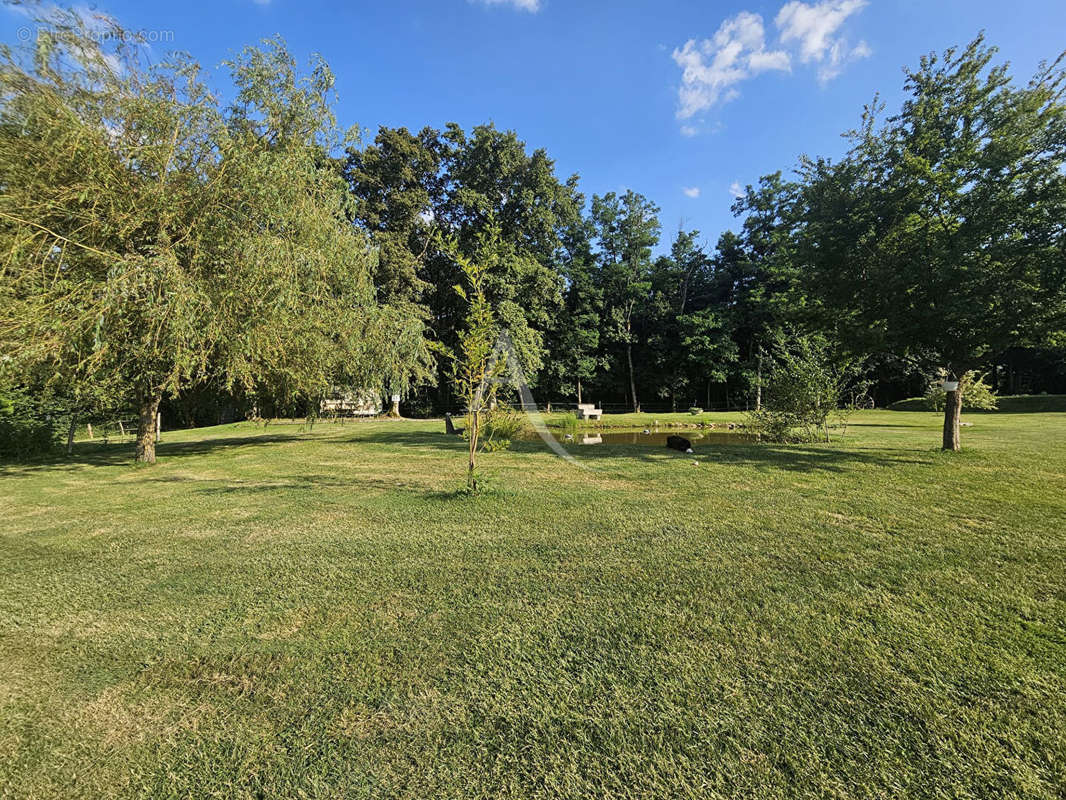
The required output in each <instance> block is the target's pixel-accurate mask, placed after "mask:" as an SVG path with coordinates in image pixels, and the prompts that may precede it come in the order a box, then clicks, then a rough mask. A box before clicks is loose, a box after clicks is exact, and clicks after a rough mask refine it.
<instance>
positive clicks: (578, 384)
mask: <svg viewBox="0 0 1066 800" xmlns="http://www.w3.org/2000/svg"><path fill="white" fill-rule="evenodd" d="M577 404H578V405H581V378H578V379H577Z"/></svg>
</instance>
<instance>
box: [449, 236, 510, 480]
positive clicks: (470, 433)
mask: <svg viewBox="0 0 1066 800" xmlns="http://www.w3.org/2000/svg"><path fill="white" fill-rule="evenodd" d="M444 247H445V249H446V250H448V251H449V252H451V253H452V256H453V257H454V258H455V260H456V262H457V263H458V265H459V268H460V270H461V271H462V274H463V277H464V279H465V282H466V287H463V286H462V285H459V284H456V286H455V287H454V290H455V293H456V294H457V295H458V296H459V298H460V299H461V300H462V301H463V302H464V303H465V304H466V306H467V312H466V324H465V326H464V328H463V329H462V330H461V331H460V332H459V345H458V347H457V348H456V349H455V350H450V349H448V348H445V347H443V346H442V347H441V350H442V352H443V353H444V355H445V356H447V357H448V359H449V360H450V361H451V372H450V374H451V379H452V381H453V382H454V386H455V390H456V394H458V396H459V397H460V398H461V399H462V400H463V401H464V402H465V403H466V409H467V412H466V428H465V430H464V433H465V435H466V440H467V444H468V453H467V456H468V459H467V471H466V488H467V490H468V491H471V492H476V491H478V488H479V486H478V473H477V456H478V453H479V452H480V451H481V450H483V449H485V448H486V445H487V444H488V443H487V442H486V441H485V440H483V439H482V430H483V427H484V425H485V423H486V415H487V414H488V413H489V412H490V411H491V410H492V408H493V407H494V406H495V399H496V393H497V390H498V387H499V383H498V378H500V376H502V375H503V374H504V371H505V369H506V366H507V362H506V360H505V359H504V358H501V357H500V354H499V353H498V352H497V349H496V344H497V341H498V339H499V335H500V327H499V324H498V321H497V318H496V314H495V312H494V310H493V308H492V303H491V302H490V301H489V297H488V293H487V291H486V284H487V280H486V278H487V276H488V274H489V273H490V271H491V269H492V263H491V259H492V258H493V257H494V256H495V254H496V253H497V252H498V250H499V247H500V229H499V227H497V226H496V225H495V224H490V225H489V226H488V227H487V228H486V229H485V231H484V232H483V234H482V236H481V248H480V250H481V251H482V252H483V253H486V254H488V255H489V258H487V259H486V258H480V257H476V258H473V259H471V258H467V257H466V256H465V255H463V253H462V252H461V251H460V250H459V247H458V245H457V244H456V243H455V242H446V243H444Z"/></svg>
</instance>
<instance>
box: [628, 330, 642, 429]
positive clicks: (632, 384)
mask: <svg viewBox="0 0 1066 800" xmlns="http://www.w3.org/2000/svg"><path fill="white" fill-rule="evenodd" d="M626 361H627V362H628V363H629V396H630V398H631V399H632V400H633V413H635V414H636V413H640V403H638V402H637V381H636V378H635V377H634V376H633V345H632V344H630V343H629V342H626Z"/></svg>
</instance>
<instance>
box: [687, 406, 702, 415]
mask: <svg viewBox="0 0 1066 800" xmlns="http://www.w3.org/2000/svg"><path fill="white" fill-rule="evenodd" d="M688 413H689V414H691V415H692V416H694V417H697V416H699V415H700V414H702V413H703V409H702V408H696V406H693V407H692V408H690V409H689V410H688Z"/></svg>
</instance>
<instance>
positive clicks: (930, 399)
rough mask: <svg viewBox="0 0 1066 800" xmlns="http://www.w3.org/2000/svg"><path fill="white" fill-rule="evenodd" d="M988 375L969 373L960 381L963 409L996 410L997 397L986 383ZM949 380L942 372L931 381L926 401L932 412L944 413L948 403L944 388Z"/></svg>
mask: <svg viewBox="0 0 1066 800" xmlns="http://www.w3.org/2000/svg"><path fill="white" fill-rule="evenodd" d="M986 377H987V375H978V374H977V373H975V372H967V373H966V374H965V375H963V376H962V377H961V378H960V379H959V388H960V389H962V407H963V408H968V409H979V410H981V411H995V410H996V396H995V395H994V394H993V393H992V388H991V387H990V386H989V385H988V384H987V383H985V378H986ZM946 378H947V373H946V372H944V371H943V370H941V372H940V374H938V375H937V376H936V377H935V378H933V379H932V380H931V381H929V388H928V389H927V390H926V392H925V398H924V399H925V400H926V402H927V403H928V405H929V407H930V409H931V410H932V411H943V410H944V404H945V403H946V402H947V392H945V391H944V387H943V386H942V384H943V382H944V380H945V379H946Z"/></svg>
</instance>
